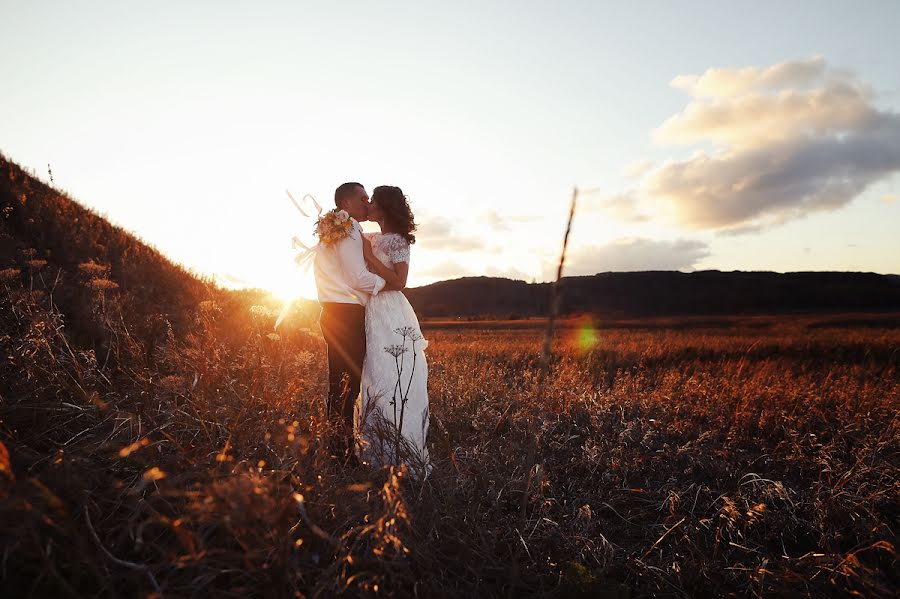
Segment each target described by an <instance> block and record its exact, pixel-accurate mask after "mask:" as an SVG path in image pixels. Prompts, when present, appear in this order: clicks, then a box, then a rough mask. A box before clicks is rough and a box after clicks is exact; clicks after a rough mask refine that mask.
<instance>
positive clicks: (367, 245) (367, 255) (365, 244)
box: [362, 237, 375, 264]
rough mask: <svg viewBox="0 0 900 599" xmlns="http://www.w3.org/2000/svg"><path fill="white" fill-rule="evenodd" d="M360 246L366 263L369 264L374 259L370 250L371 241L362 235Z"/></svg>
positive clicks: (373, 253)
mask: <svg viewBox="0 0 900 599" xmlns="http://www.w3.org/2000/svg"><path fill="white" fill-rule="evenodd" d="M362 247H363V258H364V259H365V260H366V262H367V263H370V264H371V263H372V261H373V260H375V252H373V251H372V242H370V241H369V240H368V239H366V238H365V237H363V240H362Z"/></svg>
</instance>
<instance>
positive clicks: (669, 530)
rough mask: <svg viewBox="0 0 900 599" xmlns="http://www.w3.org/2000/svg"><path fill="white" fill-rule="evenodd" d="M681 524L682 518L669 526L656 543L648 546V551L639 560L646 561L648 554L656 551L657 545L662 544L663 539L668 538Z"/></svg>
mask: <svg viewBox="0 0 900 599" xmlns="http://www.w3.org/2000/svg"><path fill="white" fill-rule="evenodd" d="M683 522H684V518H682V519H681V520H679V521H678V522H676V523H675V524H673V525H672V526H671V528H669V529H668V530H667V531H666V532H664V533H663V535H662V536H661V537H659V538H658V539H657V540H656V542H655V543H653V545H651V546H650V549H648V550H647V551H646V552H645V553H644V555H642V556H641V559H642V560H644V559H647V556H648V555H650V554H651V553H652V552H653V550H654V549H656V546H657V545H659V544H660V543H661V542H662V540H663V539H665V538H666V537H667V536H669V533H670V532H672V531H673V530H675V529H676V528H678V527H679V526H681V524H682V523H683Z"/></svg>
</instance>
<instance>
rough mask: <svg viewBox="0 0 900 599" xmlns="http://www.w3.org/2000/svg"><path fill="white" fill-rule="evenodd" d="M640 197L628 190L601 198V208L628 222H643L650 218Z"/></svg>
mask: <svg viewBox="0 0 900 599" xmlns="http://www.w3.org/2000/svg"><path fill="white" fill-rule="evenodd" d="M640 204H641V202H640V198H639V197H638V196H637V194H636V193H634V192H633V191H626V192H625V193H620V194H617V195H614V196H609V197H607V198H604V199H603V200H601V202H600V204H599V208H600V209H601V210H602V211H603V212H605V213H607V214H609V215H610V216H612V217H614V218H616V219H618V220H620V221H622V222H626V223H641V222H646V221H648V220H650V217H649V216H648V215H647V214H646V213H645V212H644V211H643V210H642V208H641V205H640Z"/></svg>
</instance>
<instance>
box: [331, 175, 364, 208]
mask: <svg viewBox="0 0 900 599" xmlns="http://www.w3.org/2000/svg"><path fill="white" fill-rule="evenodd" d="M357 187H361V188H362V189H365V187H363V184H362V183H357V182H355V181H350V182H349V183H342V184H340V185H338V188H337V189H335V190H334V205H335V206H337V207H338V208H340V207H341V202H343V201H344V200H345V199H347V198H348V197H350V196H351V195H353V192H354V191H356V188H357Z"/></svg>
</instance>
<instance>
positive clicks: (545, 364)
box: [519, 187, 578, 528]
mask: <svg viewBox="0 0 900 599" xmlns="http://www.w3.org/2000/svg"><path fill="white" fill-rule="evenodd" d="M577 201H578V188H577V187H575V188H573V189H572V201H571V203H570V204H569V218H568V220H567V222H566V232H565V234H564V235H563V243H562V250H561V251H560V254H559V265H558V266H557V268H556V280H555V281H553V286H552V287H551V288H550V314H549V315H548V317H547V329H546V331H545V333H544V347H543V352H542V353H541V372H540V375H539V376H540V378H539V379H538V388H537V399H538V401H540V399H541V396H542V395H543V394H544V383H545V381H546V379H547V377H548V375H549V374H550V358H551V349H552V344H553V327H554V324H555V321H556V317H557V314H558V312H559V281H560V279H562V273H563V267H564V266H565V263H566V249H567V248H568V245H569V233H570V232H571V231H572V220H573V219H574V217H575V205H576V203H577ZM533 425H534V422H533V420H532V419H531V418H528V420H527V421H526V427H527V428H526V433H527V435H528V440H529V441H528V451H527V453H526V456H525V484H524V488H523V489H522V502H521V504H520V505H519V524H520V528H524V527H525V520H526V519H527V518H526V512H527V510H528V494H529V492H530V491H531V483H532V478H533V476H534V463H535V458H536V454H537V443H538V441H537V438H536V435H535V434H534V430H533V429H534V426H533Z"/></svg>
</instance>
